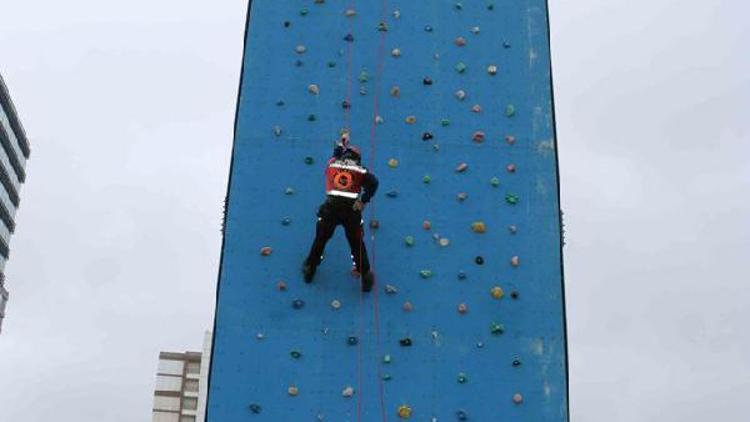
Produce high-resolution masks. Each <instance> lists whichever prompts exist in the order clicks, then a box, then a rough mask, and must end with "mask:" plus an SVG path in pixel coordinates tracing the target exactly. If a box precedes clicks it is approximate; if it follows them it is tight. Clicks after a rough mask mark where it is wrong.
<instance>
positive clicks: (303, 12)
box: [299, 8, 310, 16]
mask: <svg viewBox="0 0 750 422" xmlns="http://www.w3.org/2000/svg"><path fill="white" fill-rule="evenodd" d="M308 13H310V11H309V10H307V9H304V8H303V9H300V11H299V14H300V16H307V14H308Z"/></svg>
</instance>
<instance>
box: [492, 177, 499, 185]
mask: <svg viewBox="0 0 750 422" xmlns="http://www.w3.org/2000/svg"><path fill="white" fill-rule="evenodd" d="M490 185H492V186H493V187H498V186H500V179H498V178H497V177H493V178H492V179H490Z"/></svg>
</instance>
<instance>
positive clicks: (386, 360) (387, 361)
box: [383, 355, 392, 363]
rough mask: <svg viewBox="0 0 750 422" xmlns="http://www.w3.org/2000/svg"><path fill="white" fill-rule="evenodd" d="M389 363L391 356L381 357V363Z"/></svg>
mask: <svg viewBox="0 0 750 422" xmlns="http://www.w3.org/2000/svg"><path fill="white" fill-rule="evenodd" d="M391 361H392V358H391V355H385V356H383V363H391Z"/></svg>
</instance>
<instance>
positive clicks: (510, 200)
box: [505, 193, 518, 205]
mask: <svg viewBox="0 0 750 422" xmlns="http://www.w3.org/2000/svg"><path fill="white" fill-rule="evenodd" d="M505 202H507V203H509V204H510V205H516V204H517V203H518V196H516V195H515V194H512V193H508V194H506V195H505Z"/></svg>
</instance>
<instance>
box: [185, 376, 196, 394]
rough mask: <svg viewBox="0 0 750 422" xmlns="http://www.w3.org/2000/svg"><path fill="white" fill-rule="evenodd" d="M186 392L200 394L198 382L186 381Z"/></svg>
mask: <svg viewBox="0 0 750 422" xmlns="http://www.w3.org/2000/svg"><path fill="white" fill-rule="evenodd" d="M185 391H189V392H191V393H197V392H198V380H190V379H188V380H185Z"/></svg>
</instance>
